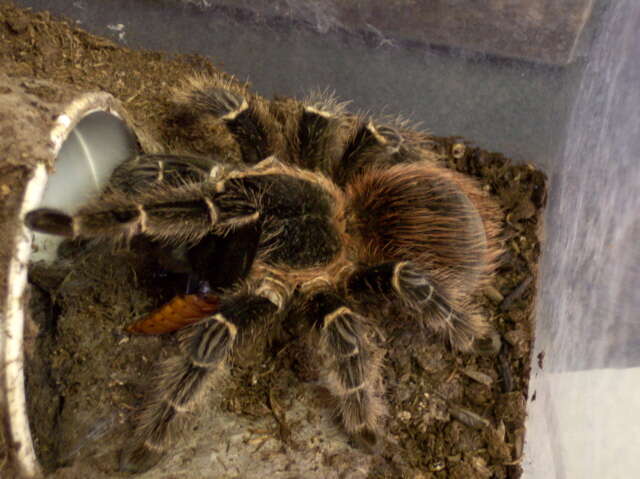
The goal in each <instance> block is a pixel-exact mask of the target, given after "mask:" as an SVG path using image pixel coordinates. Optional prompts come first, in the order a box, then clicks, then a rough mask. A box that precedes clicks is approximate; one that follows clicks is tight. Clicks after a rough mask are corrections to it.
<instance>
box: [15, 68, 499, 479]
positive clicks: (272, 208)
mask: <svg viewBox="0 0 640 479" xmlns="http://www.w3.org/2000/svg"><path fill="white" fill-rule="evenodd" d="M175 93H176V94H175V98H174V103H175V106H176V115H175V121H176V122H177V124H178V125H179V126H180V127H181V128H183V129H184V131H186V132H190V133H189V134H191V135H192V138H193V141H194V142H195V141H200V140H201V143H204V144H208V142H209V143H211V142H214V140H215V137H216V136H219V135H223V136H224V135H226V137H227V140H226V141H227V143H226V145H227V146H226V147H225V148H228V151H235V152H236V155H237V156H238V157H239V160H238V161H236V162H234V161H233V158H232V156H233V155H231V154H229V155H227V156H228V157H227V158H224V156H225V154H224V153H225V149H224V148H218V149H216V148H213V147H212V148H211V154H210V155H208V156H207V155H204V156H202V157H186V156H173V155H142V156H137V157H135V158H132V159H131V160H129V161H127V162H125V163H124V164H123V165H121V166H120V167H119V168H118V169H116V171H115V172H114V174H113V176H112V179H111V182H110V184H109V186H108V188H107V190H106V192H105V193H104V194H103V195H102V196H101V197H100V198H98V199H96V200H95V201H93V202H92V203H90V204H88V205H86V206H83V207H82V208H80V210H79V211H78V212H77V213H76V214H75V215H73V216H68V215H66V214H64V213H62V212H59V211H55V210H51V209H44V208H43V209H39V210H35V211H32V212H30V213H29V214H28V215H27V217H26V223H27V224H28V225H29V227H30V228H32V229H34V230H37V231H42V232H47V233H52V234H56V235H61V236H66V237H70V238H97V239H109V240H112V241H125V242H127V241H129V240H130V239H131V238H132V237H134V236H142V237H146V238H149V239H150V240H153V241H155V242H157V243H159V244H161V245H162V247H163V248H165V251H168V252H170V253H168V254H169V256H171V257H172V258H173V261H174V262H178V263H182V264H183V265H184V266H185V267H186V268H187V269H188V271H190V272H191V273H192V274H194V275H195V276H196V277H198V279H199V280H201V281H207V282H209V283H211V284H220V283H221V280H222V279H224V280H226V281H230V282H233V285H232V286H231V287H228V288H226V289H225V290H224V293H223V294H221V298H220V304H219V308H218V310H217V311H215V312H214V313H213V314H211V315H210V316H208V317H206V318H204V319H202V320H201V321H199V322H197V323H195V324H192V325H190V326H187V327H186V328H184V329H181V330H180V331H178V332H177V336H178V342H179V345H180V351H181V354H180V355H179V356H177V357H174V358H171V359H169V360H168V361H166V362H165V363H164V364H163V365H162V367H161V370H162V374H161V375H159V376H158V377H157V378H156V380H155V382H154V384H153V386H152V389H151V391H150V393H149V395H148V397H147V398H146V400H145V402H144V404H143V405H142V407H141V410H140V414H139V417H138V420H137V425H136V430H135V434H134V437H133V439H132V440H131V442H130V444H129V445H128V446H127V447H125V450H124V451H123V453H122V459H121V467H122V469H124V470H128V471H132V472H136V471H137V472H139V471H142V470H145V469H148V468H149V467H152V466H153V464H155V462H157V460H158V459H159V458H160V457H161V455H162V453H163V451H164V450H165V448H166V447H167V444H166V443H167V442H168V440H167V436H168V431H169V428H170V426H171V424H172V423H173V422H174V421H175V419H177V418H178V417H180V416H181V415H183V414H184V413H185V412H187V411H189V410H191V409H192V407H193V405H194V404H195V403H196V401H197V398H198V397H199V395H200V394H199V393H200V392H201V391H202V390H203V385H204V384H205V382H206V381H208V380H210V379H212V378H215V377H218V376H219V375H220V373H221V371H222V370H223V368H224V365H225V363H226V362H227V360H228V358H229V356H230V355H231V354H232V353H233V350H234V346H237V345H238V344H239V343H241V342H242V341H246V340H247V338H250V336H251V335H252V334H255V331H256V326H258V325H265V324H273V321H277V320H278V319H279V318H281V317H282V315H283V314H285V312H287V314H294V315H295V317H296V318H297V319H298V320H299V321H303V322H305V323H306V324H307V325H308V329H309V338H310V342H311V343H310V344H312V345H313V348H312V349H313V350H314V353H316V354H317V355H318V358H319V359H320V364H321V365H322V367H321V369H322V371H321V374H322V377H323V379H324V382H325V384H326V387H327V388H328V389H329V391H330V392H331V393H332V394H333V395H334V396H335V398H336V400H337V403H338V405H339V415H340V418H341V421H342V424H343V425H344V429H345V430H346V432H347V433H349V434H350V435H352V436H353V437H355V438H357V439H358V440H359V441H361V442H362V443H364V444H368V445H375V444H376V442H377V441H378V439H379V438H380V437H381V435H382V432H383V424H382V420H383V417H384V414H385V404H384V400H383V398H382V395H383V392H384V391H383V386H382V379H381V365H382V358H383V344H382V341H381V336H380V335H379V334H378V332H377V331H378V325H380V324H381V323H382V322H383V321H385V322H386V323H387V324H389V323H393V322H400V321H402V322H404V323H405V324H408V323H413V324H417V325H418V326H420V327H421V328H422V329H425V330H427V331H431V332H434V333H436V334H440V335H441V336H442V337H444V338H445V339H446V340H447V341H448V342H449V343H450V344H451V345H452V346H453V347H454V348H457V349H459V350H469V349H471V347H472V343H473V341H474V339H476V338H478V337H481V336H483V334H484V333H485V332H486V331H487V329H488V325H487V323H486V321H485V320H484V318H483V317H482V316H481V314H480V313H479V309H478V306H477V305H476V304H475V302H474V296H475V295H476V294H477V293H478V291H479V290H480V289H481V288H482V287H483V286H484V285H486V284H487V283H488V282H489V281H491V279H492V275H493V273H494V270H495V268H496V264H497V258H498V256H499V255H500V253H501V247H500V245H499V240H498V236H499V232H500V226H499V218H500V212H499V209H498V207H497V206H496V205H495V204H494V202H493V200H492V199H491V198H490V197H489V196H488V194H486V193H485V192H484V191H482V190H481V189H480V187H479V186H478V184H477V183H476V182H475V181H474V180H472V179H470V178H468V177H466V176H463V175H461V174H458V173H456V172H454V171H451V170H449V169H446V168H444V167H443V166H441V165H440V164H439V163H438V160H439V158H438V154H437V153H436V152H435V151H434V148H433V147H432V146H433V145H432V143H431V142H430V140H429V137H428V135H426V134H422V133H417V132H415V131H412V130H409V129H406V128H405V127H404V125H403V124H402V123H401V122H393V121H392V122H390V124H379V123H378V122H376V120H372V119H370V118H368V117H365V116H364V115H356V114H350V113H347V112H346V110H345V106H344V104H340V103H337V102H336V101H334V100H333V99H332V98H330V97H329V98H327V97H326V95H324V96H323V95H317V96H316V97H314V98H310V99H307V100H305V101H302V102H298V101H293V100H284V99H280V100H272V101H268V100H265V99H263V98H261V97H259V96H257V95H255V94H252V93H250V92H249V91H248V90H247V89H246V88H245V87H243V86H239V85H236V84H234V83H231V82H228V81H226V80H223V79H221V78H219V77H211V78H192V79H190V80H189V81H187V82H186V83H185V84H184V85H182V86H181V87H180V88H179V89H177V90H176V92H175ZM221 131H222V132H223V133H220V132H221ZM223 143H224V142H223ZM229 145H231V146H229ZM230 158H231V159H230ZM390 316H391V317H390Z"/></svg>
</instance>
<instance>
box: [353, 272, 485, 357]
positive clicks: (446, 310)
mask: <svg viewBox="0 0 640 479" xmlns="http://www.w3.org/2000/svg"><path fill="white" fill-rule="evenodd" d="M346 288H347V294H348V295H349V296H350V297H353V298H357V300H358V301H360V302H362V303H368V304H369V305H379V304H380V303H383V302H385V301H386V302H390V303H395V304H396V305H398V306H400V307H401V308H402V310H404V311H409V312H410V314H411V316H413V317H414V318H416V319H417V320H418V321H420V325H421V326H424V327H426V328H427V329H429V330H431V331H433V332H435V333H437V334H439V335H441V336H443V337H444V338H445V339H447V340H448V341H449V343H450V344H451V345H452V347H454V348H456V349H459V350H462V351H468V350H469V349H471V346H472V344H473V341H474V339H475V338H477V337H481V336H483V335H484V334H485V333H486V332H487V331H486V330H487V326H486V323H485V321H484V320H483V319H482V318H481V317H479V316H476V315H474V314H467V313H465V312H463V311H459V310H456V308H455V307H454V306H453V305H452V302H451V301H450V299H449V298H448V296H447V294H446V292H445V291H444V290H443V289H441V288H439V287H438V286H437V282H436V281H435V280H434V279H433V278H431V277H430V276H429V274H428V273H427V272H426V271H424V269H422V268H420V266H419V265H417V264H416V263H413V262H411V261H390V262H386V263H382V264H379V265H376V266H371V267H366V268H360V269H359V270H356V271H355V272H354V273H353V274H352V275H351V276H350V277H349V278H348V280H347V283H346Z"/></svg>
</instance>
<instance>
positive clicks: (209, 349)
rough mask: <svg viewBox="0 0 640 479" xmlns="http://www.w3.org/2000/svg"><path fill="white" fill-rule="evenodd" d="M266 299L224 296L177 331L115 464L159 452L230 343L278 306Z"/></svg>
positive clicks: (132, 466)
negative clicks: (173, 348)
mask: <svg viewBox="0 0 640 479" xmlns="http://www.w3.org/2000/svg"><path fill="white" fill-rule="evenodd" d="M278 306H279V305H276V304H275V303H274V302H272V300H271V299H269V298H267V297H264V296H260V295H258V294H255V293H252V292H251V291H250V290H247V291H243V292H240V293H237V294H234V295H229V296H227V297H224V298H223V299H222V301H221V303H220V307H219V309H218V311H217V312H216V314H213V315H212V316H210V317H209V318H207V319H204V320H201V321H199V322H198V323H195V324H193V325H191V326H188V327H186V328H184V329H181V330H180V331H178V333H177V335H178V342H179V346H180V349H181V352H182V355H180V356H174V357H171V358H169V359H166V360H165V361H164V362H163V363H162V364H161V366H160V368H159V374H158V375H157V376H156V377H155V381H154V383H153V386H152V388H151V390H150V391H149V393H148V395H147V398H146V399H145V401H144V402H143V405H142V408H141V410H140V412H139V414H138V416H137V418H136V424H135V432H134V436H133V438H132V440H131V441H130V442H129V444H128V445H127V446H126V447H125V448H124V450H123V451H122V454H121V458H120V469H121V470H122V471H127V472H143V471H145V470H148V469H149V468H151V467H153V466H154V465H155V464H156V463H157V462H158V461H159V460H160V459H161V458H162V456H163V454H164V452H165V451H166V448H167V445H168V443H169V441H168V438H169V437H170V436H171V432H172V430H173V424H174V423H175V422H176V420H178V419H180V417H181V416H184V415H185V413H188V412H191V411H193V409H194V407H195V406H196V405H197V403H198V399H199V398H200V396H201V393H202V392H203V390H204V387H203V386H204V385H205V384H207V383H209V381H211V380H215V379H216V378H219V377H220V375H221V373H222V372H223V370H224V366H225V363H226V361H227V359H228V357H229V355H230V354H231V353H232V350H233V346H234V345H235V344H238V343H239V342H241V341H243V340H244V338H246V337H250V335H251V331H250V330H251V326H252V325H255V323H256V322H264V321H266V320H267V319H268V318H269V317H270V316H271V315H273V314H274V313H275V312H276V311H277V310H278Z"/></svg>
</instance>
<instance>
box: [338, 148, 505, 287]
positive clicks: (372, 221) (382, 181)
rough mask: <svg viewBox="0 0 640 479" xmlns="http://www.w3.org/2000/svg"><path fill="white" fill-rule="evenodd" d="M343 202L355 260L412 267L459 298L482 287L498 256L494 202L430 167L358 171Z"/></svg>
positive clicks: (461, 179) (467, 182)
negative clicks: (419, 268) (358, 255)
mask: <svg viewBox="0 0 640 479" xmlns="http://www.w3.org/2000/svg"><path fill="white" fill-rule="evenodd" d="M347 203H348V208H349V225H348V232H349V234H350V235H352V236H353V237H354V240H355V241H356V242H358V243H360V247H359V248H358V251H360V252H364V257H363V258H360V259H361V260H362V261H364V262H366V263H369V264H375V263H379V262H383V261H390V260H410V261H414V262H417V263H419V264H421V265H423V266H424V267H425V268H426V270H427V271H428V272H429V273H430V274H431V275H433V277H434V278H435V279H437V280H438V281H439V282H444V283H447V284H448V285H449V286H452V287H454V290H456V292H457V293H458V294H460V295H469V294H471V293H473V292H474V291H475V290H477V288H478V287H479V286H480V285H482V284H483V283H485V282H486V281H487V280H489V279H490V275H491V273H492V272H493V271H494V269H495V267H496V261H497V258H498V256H499V255H500V254H501V248H500V246H499V244H498V234H499V231H500V227H499V218H500V217H501V215H500V210H499V208H498V207H497V205H496V204H495V203H494V201H493V200H492V199H491V198H490V197H489V195H488V194H487V193H486V192H484V191H482V189H481V188H480V186H479V185H478V183H477V182H476V181H475V180H473V179H471V178H469V177H466V176H463V175H461V174H459V173H457V172H455V171H451V170H448V169H446V168H443V167H440V166H438V165H435V164H433V163H431V162H426V161H425V162H419V163H411V164H401V165H395V166H393V167H390V168H388V169H386V170H380V169H378V170H370V171H366V172H364V173H363V174H361V175H360V176H359V177H358V178H356V179H355V180H354V181H353V183H352V184H351V185H350V186H349V188H348V190H347ZM361 254H362V253H361ZM456 296H457V294H456Z"/></svg>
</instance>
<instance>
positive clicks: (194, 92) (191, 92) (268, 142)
mask: <svg viewBox="0 0 640 479" xmlns="http://www.w3.org/2000/svg"><path fill="white" fill-rule="evenodd" d="M174 102H175V103H176V106H177V107H178V109H179V110H180V111H181V119H182V121H185V122H187V123H193V122H196V121H198V120H199V119H201V118H203V117H204V118H207V117H210V118H211V119H212V120H217V121H223V122H224V124H225V125H226V127H227V129H228V130H229V131H230V132H231V134H232V135H233V136H234V137H235V139H236V141H237V143H238V145H239V147H240V151H241V154H242V159H243V161H244V162H245V163H246V164H247V165H255V164H256V163H258V162H260V161H261V160H263V159H265V158H268V157H269V156H271V155H273V154H274V153H276V152H278V151H280V150H281V148H280V146H281V145H282V141H283V137H282V133H281V131H280V130H281V128H280V125H279V124H278V123H277V122H275V121H273V120H272V117H271V116H270V113H269V106H268V105H269V104H268V102H267V101H266V100H263V99H261V98H259V97H257V96H255V95H251V94H250V93H249V92H248V91H247V90H246V89H245V88H243V87H241V86H239V85H237V84H235V83H231V82H229V81H226V80H224V79H221V78H219V77H207V78H205V77H193V78H190V79H189V80H188V81H187V83H186V84H185V85H183V86H182V88H180V89H178V90H176V95H175V98H174Z"/></svg>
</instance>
